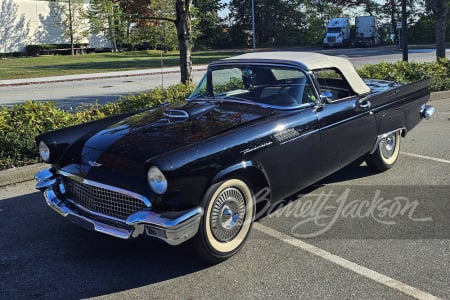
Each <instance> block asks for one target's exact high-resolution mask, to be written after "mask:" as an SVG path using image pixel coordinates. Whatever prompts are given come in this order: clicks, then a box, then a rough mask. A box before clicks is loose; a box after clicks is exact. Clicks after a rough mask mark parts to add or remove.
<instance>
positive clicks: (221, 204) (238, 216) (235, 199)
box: [210, 188, 245, 242]
mask: <svg viewBox="0 0 450 300" xmlns="http://www.w3.org/2000/svg"><path fill="white" fill-rule="evenodd" d="M244 217H245V197H244V195H243V194H242V193H241V191H239V190H238V189H236V188H227V189H225V190H223V191H222V192H221V193H220V194H219V196H218V197H217V198H216V199H215V201H214V204H213V207H212V211H211V220H210V225H211V231H212V233H213V235H214V237H215V238H216V239H217V240H219V241H221V242H227V241H230V240H232V239H233V238H234V237H235V236H236V235H237V234H238V233H239V230H240V229H241V226H242V223H243V221H244Z"/></svg>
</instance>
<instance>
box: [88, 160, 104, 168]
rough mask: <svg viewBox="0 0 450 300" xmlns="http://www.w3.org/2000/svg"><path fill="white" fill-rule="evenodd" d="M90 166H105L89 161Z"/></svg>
mask: <svg viewBox="0 0 450 300" xmlns="http://www.w3.org/2000/svg"><path fill="white" fill-rule="evenodd" d="M88 164H89V165H90V166H91V167H101V166H103V164H99V163H98V162H96V161H92V160H90V161H88Z"/></svg>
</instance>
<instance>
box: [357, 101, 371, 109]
mask: <svg viewBox="0 0 450 300" xmlns="http://www.w3.org/2000/svg"><path fill="white" fill-rule="evenodd" d="M359 107H361V108H362V109H364V110H368V109H370V108H371V107H372V103H370V101H369V100H363V101H361V102H359Z"/></svg>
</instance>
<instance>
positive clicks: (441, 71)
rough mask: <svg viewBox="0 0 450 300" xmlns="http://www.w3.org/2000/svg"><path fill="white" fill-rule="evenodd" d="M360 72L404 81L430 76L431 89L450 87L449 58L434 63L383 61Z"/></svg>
mask: <svg viewBox="0 0 450 300" xmlns="http://www.w3.org/2000/svg"><path fill="white" fill-rule="evenodd" d="M358 73H359V75H360V76H361V77H364V78H374V79H383V80H392V81H398V82H402V83H409V82H413V81H418V80H422V79H425V78H430V90H431V91H443V90H448V89H450V61H449V60H448V59H442V60H440V61H439V62H433V63H417V62H404V61H398V62H396V63H386V62H382V63H379V64H375V65H366V66H363V67H362V68H361V69H360V70H359V71H358Z"/></svg>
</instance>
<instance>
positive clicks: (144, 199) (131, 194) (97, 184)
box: [57, 170, 152, 208]
mask: <svg viewBox="0 0 450 300" xmlns="http://www.w3.org/2000/svg"><path fill="white" fill-rule="evenodd" d="M57 174H60V175H62V176H66V177H70V178H71V179H73V180H76V181H78V182H81V183H84V184H87V185H91V186H95V187H99V188H102V189H105V190H110V191H113V192H116V193H121V194H124V195H127V196H129V197H132V198H135V199H138V200H141V201H142V202H144V204H145V205H147V207H148V208H151V207H152V203H151V202H150V200H148V198H147V197H145V196H143V195H140V194H137V193H134V192H132V191H129V190H125V189H121V188H118V187H115V186H112V185H107V184H103V183H100V182H96V181H92V180H89V179H85V178H82V177H80V176H77V175H74V174H71V173H68V172H65V171H62V170H58V171H57Z"/></svg>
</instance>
